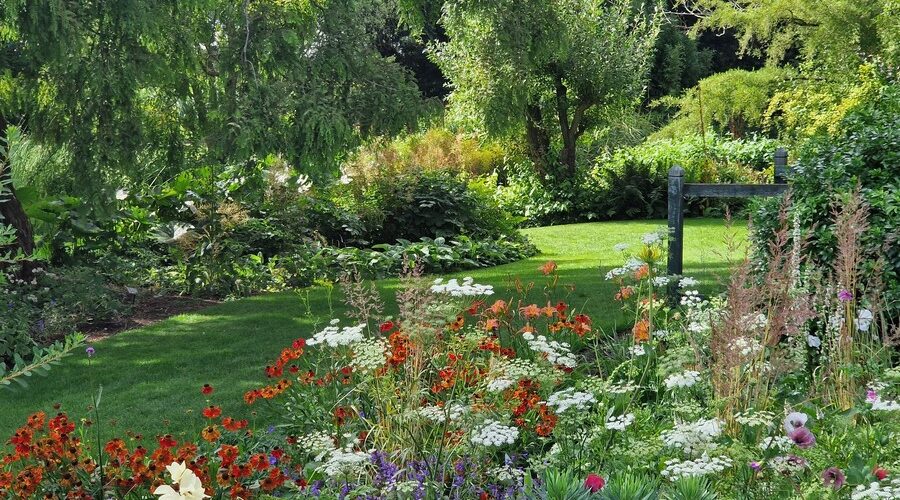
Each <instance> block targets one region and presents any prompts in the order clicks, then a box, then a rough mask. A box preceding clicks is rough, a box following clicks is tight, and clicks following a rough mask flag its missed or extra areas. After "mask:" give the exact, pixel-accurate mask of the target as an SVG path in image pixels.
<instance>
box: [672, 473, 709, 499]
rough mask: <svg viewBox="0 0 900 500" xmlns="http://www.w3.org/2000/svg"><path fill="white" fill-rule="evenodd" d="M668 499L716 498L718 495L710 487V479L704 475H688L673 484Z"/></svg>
mask: <svg viewBox="0 0 900 500" xmlns="http://www.w3.org/2000/svg"><path fill="white" fill-rule="evenodd" d="M665 498H666V500H716V499H717V498H719V497H718V495H716V493H715V491H713V490H712V489H711V488H710V484H709V479H707V478H705V477H702V476H686V477H682V478H680V479H678V481H675V483H673V484H672V491H671V492H670V493H668V494H667V495H666V496H665Z"/></svg>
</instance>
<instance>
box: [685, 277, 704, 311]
mask: <svg viewBox="0 0 900 500" xmlns="http://www.w3.org/2000/svg"><path fill="white" fill-rule="evenodd" d="M682 281H683V280H682ZM701 302H703V299H701V298H700V292H698V291H697V290H685V291H684V293H682V294H681V305H683V306H694V305H697V304H700V303H701Z"/></svg>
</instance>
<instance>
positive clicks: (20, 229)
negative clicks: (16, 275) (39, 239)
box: [0, 116, 34, 278]
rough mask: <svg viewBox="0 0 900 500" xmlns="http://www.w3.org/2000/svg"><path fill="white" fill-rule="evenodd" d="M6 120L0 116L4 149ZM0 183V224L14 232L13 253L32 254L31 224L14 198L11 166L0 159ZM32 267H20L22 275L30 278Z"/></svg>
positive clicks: (5, 144) (1, 140)
mask: <svg viewBox="0 0 900 500" xmlns="http://www.w3.org/2000/svg"><path fill="white" fill-rule="evenodd" d="M6 128H7V123H6V120H5V119H4V118H3V117H2V116H0V143H2V144H3V146H4V148H8V146H9V143H8V142H7V139H6ZM4 162H5V163H4ZM0 183H4V184H6V192H5V193H4V194H3V195H0V222H2V223H3V224H7V225H9V226H12V228H13V229H15V230H16V246H15V247H14V248H13V249H12V250H13V252H17V251H18V250H21V251H22V253H23V254H24V255H25V256H30V255H31V254H32V253H34V233H33V232H32V229H31V222H29V221H28V215H26V214H25V210H24V209H22V204H21V203H20V202H19V199H18V198H17V197H16V188H15V187H13V185H12V166H11V165H10V164H9V162H8V161H6V158H3V159H0ZM31 270H32V266H31V265H29V263H27V262H26V263H25V264H23V266H22V272H23V275H24V276H26V277H29V278H30V277H31V276H30V275H31Z"/></svg>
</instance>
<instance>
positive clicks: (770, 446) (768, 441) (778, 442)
mask: <svg viewBox="0 0 900 500" xmlns="http://www.w3.org/2000/svg"><path fill="white" fill-rule="evenodd" d="M793 444H794V442H793V441H791V438H789V437H787V436H771V437H767V438H763V440H762V441H760V443H759V449H760V450H762V451H768V450H775V451H786V450H789V449H790V448H791V446H793Z"/></svg>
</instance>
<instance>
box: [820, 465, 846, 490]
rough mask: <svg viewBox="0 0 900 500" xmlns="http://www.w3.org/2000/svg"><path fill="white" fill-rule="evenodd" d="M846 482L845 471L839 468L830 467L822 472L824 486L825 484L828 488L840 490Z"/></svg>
mask: <svg viewBox="0 0 900 500" xmlns="http://www.w3.org/2000/svg"><path fill="white" fill-rule="evenodd" d="M846 482H847V478H846V477H844V471H842V470H841V469H838V468H837V467H829V468H827V469H825V471H824V472H822V484H824V485H825V487H826V488H832V489H835V490H839V489H841V487H843V486H844V483H846Z"/></svg>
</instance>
